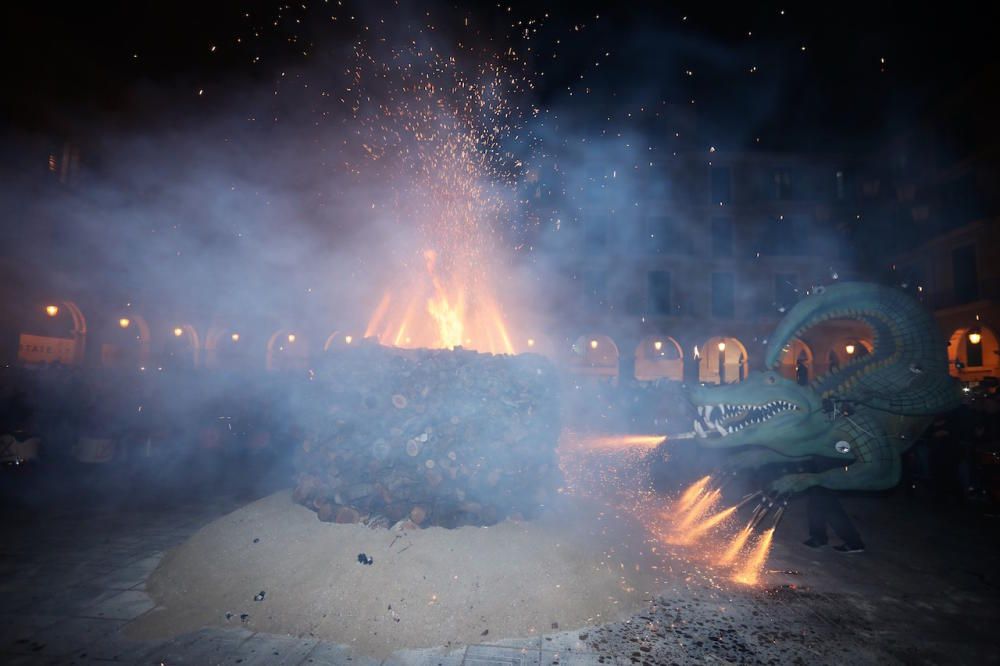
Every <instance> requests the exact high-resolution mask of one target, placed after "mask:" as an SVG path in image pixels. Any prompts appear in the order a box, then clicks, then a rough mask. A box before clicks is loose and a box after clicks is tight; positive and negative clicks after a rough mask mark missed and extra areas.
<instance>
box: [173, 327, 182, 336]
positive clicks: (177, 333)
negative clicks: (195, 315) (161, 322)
mask: <svg viewBox="0 0 1000 666" xmlns="http://www.w3.org/2000/svg"><path fill="white" fill-rule="evenodd" d="M182 335H184V329H183V328H181V327H180V326H178V327H176V328H175V329H174V337H175V338H179V337H181V336H182Z"/></svg>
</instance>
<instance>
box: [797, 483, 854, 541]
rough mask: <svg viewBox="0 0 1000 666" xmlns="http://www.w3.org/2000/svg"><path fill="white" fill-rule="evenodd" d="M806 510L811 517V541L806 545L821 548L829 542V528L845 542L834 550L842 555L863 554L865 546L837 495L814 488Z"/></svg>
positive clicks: (811, 489)
mask: <svg viewBox="0 0 1000 666" xmlns="http://www.w3.org/2000/svg"><path fill="white" fill-rule="evenodd" d="M806 495H807V498H806V500H807V506H806V510H807V512H808V515H809V539H808V540H806V541H805V542H804V543H805V545H807V546H809V547H810V548H820V547H822V546H825V545H826V542H827V530H826V528H827V526H829V527H830V528H831V529H833V533H834V534H836V535H837V536H838V537H840V539H841V540H843V542H844V543H843V544H841V545H839V546H835V547H834V550H836V551H839V552H842V553H861V552H864V550H865V545H864V543H863V542H862V541H861V535H860V534H858V530H857V529H855V527H854V523H853V522H851V518H850V516H848V515H847V512H846V511H844V507H843V506H842V505H841V504H840V500H839V499H838V498H837V494H836V493H835V492H834V491H832V490H828V489H826V488H821V487H819V486H814V487H812V488H810V489H809V490H808V491H807V493H806Z"/></svg>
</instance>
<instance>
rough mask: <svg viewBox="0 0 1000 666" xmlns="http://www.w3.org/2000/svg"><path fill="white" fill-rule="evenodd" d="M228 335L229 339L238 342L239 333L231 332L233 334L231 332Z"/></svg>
mask: <svg viewBox="0 0 1000 666" xmlns="http://www.w3.org/2000/svg"><path fill="white" fill-rule="evenodd" d="M229 337H230V339H231V340H232V341H233V342H239V341H240V334H239V333H233V334H232V335H230V336H229Z"/></svg>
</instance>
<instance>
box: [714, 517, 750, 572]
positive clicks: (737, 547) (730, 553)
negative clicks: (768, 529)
mask: <svg viewBox="0 0 1000 666" xmlns="http://www.w3.org/2000/svg"><path fill="white" fill-rule="evenodd" d="M751 534H753V525H752V524H750V523H748V524H747V526H746V527H744V528H743V529H742V530H740V531H739V532H737V533H736V536H734V537H733V539H732V541H730V542H729V545H728V546H727V547H726V549H725V550H724V551H723V552H722V556H721V557H719V565H721V566H729V565H731V564H732V563H733V562H735V561H736V557H737V556H738V555H739V554H740V553H741V552H742V551H743V547H744V546H745V545H746V543H747V541H748V540H749V539H750V535H751Z"/></svg>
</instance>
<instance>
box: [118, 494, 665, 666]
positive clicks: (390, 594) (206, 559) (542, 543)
mask: <svg viewBox="0 0 1000 666" xmlns="http://www.w3.org/2000/svg"><path fill="white" fill-rule="evenodd" d="M597 511H599V509H598V508H595V507H585V506H582V505H573V506H570V505H567V506H564V507H561V508H559V509H558V510H552V511H551V512H550V514H548V515H547V516H545V517H543V518H541V519H539V520H537V521H531V522H523V523H515V522H510V521H507V522H504V523H501V524H499V525H495V526H493V527H488V528H477V527H463V528H459V529H454V530H448V529H444V528H440V527H432V528H428V529H424V530H415V531H408V532H392V531H389V530H385V529H369V528H367V527H364V526H362V525H337V524H331V523H321V522H319V521H318V520H317V519H316V515H315V514H314V513H313V512H311V511H309V510H307V509H305V508H303V507H300V506H298V505H295V504H294V503H293V502H292V501H291V498H290V494H289V493H288V492H279V493H276V494H274V495H271V496H269V497H266V498H264V499H262V500H259V501H257V502H254V503H252V504H249V505H247V506H245V507H243V508H241V509H239V510H237V511H234V512H233V513H230V514H228V515H226V516H223V517H222V518H220V519H218V520H216V521H214V522H212V523H210V524H209V525H207V526H206V527H204V528H203V529H201V530H200V531H199V532H197V533H196V534H195V535H194V536H192V537H191V539H190V540H188V541H187V542H185V543H184V544H182V545H181V546H179V547H177V548H176V549H174V550H173V551H171V552H170V553H168V555H167V556H166V557H165V558H164V560H163V562H162V564H161V565H160V567H159V568H158V569H157V570H156V571H154V572H153V574H152V575H151V576H150V578H149V580H148V581H147V589H148V591H149V593H150V594H151V596H152V597H153V599H154V600H155V601H156V602H157V608H155V609H154V610H152V611H150V612H149V613H147V614H146V615H144V616H142V617H141V618H139V619H138V620H137V621H136V622H134V623H133V624H132V625H130V627H129V629H128V631H129V633H130V634H131V635H132V637H134V638H162V637H165V636H173V635H176V634H179V633H182V632H186V631H192V630H196V629H198V628H200V627H203V626H210V625H217V626H240V625H241V624H242V626H244V627H246V628H249V629H252V630H255V631H265V632H270V633H277V634H289V635H293V636H312V637H317V638H322V639H326V640H332V641H336V642H338V643H343V644H346V645H349V646H351V647H352V648H354V649H355V650H358V651H360V652H362V653H365V654H370V655H373V656H386V655H388V654H390V653H392V652H393V651H395V650H399V649H403V648H420V647H432V646H439V645H460V644H469V643H477V642H485V641H489V642H493V641H497V640H502V639H504V638H513V637H526V636H532V635H538V634H539V633H542V632H548V631H552V630H553V629H573V628H576V627H581V626H587V625H593V624H601V623H604V622H609V621H613V620H616V619H621V618H623V617H625V616H627V615H628V614H629V613H631V612H634V611H636V610H637V609H639V608H641V607H642V606H643V605H644V603H645V602H648V601H649V600H650V599H651V598H652V597H653V596H654V594H655V592H656V589H655V588H656V582H655V577H654V576H653V575H652V574H651V572H650V568H649V566H648V564H650V563H648V562H644V561H643V559H642V557H641V556H640V555H639V553H640V551H641V550H642V546H641V543H639V542H638V540H635V539H633V538H632V536H631V535H632V534H635V533H637V531H636V528H635V526H634V525H628V524H626V523H624V522H621V519H614V520H611V519H609V518H608V517H607V516H604V517H603V519H598V518H597V517H596V512H597ZM631 543H635V546H634V548H633V547H631V546H630V544H631ZM360 553H366V554H367V555H369V556H370V557H372V558H373V559H374V562H373V563H372V564H371V565H367V566H366V565H363V564H360V563H359V562H358V555H359V554H360ZM260 592H263V593H264V598H263V600H260V601H255V600H254V597H255V596H256V595H258V593H260ZM227 613H228V614H230V615H229V616H228V618H227ZM242 614H247V617H245V618H243V619H241V615H242Z"/></svg>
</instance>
